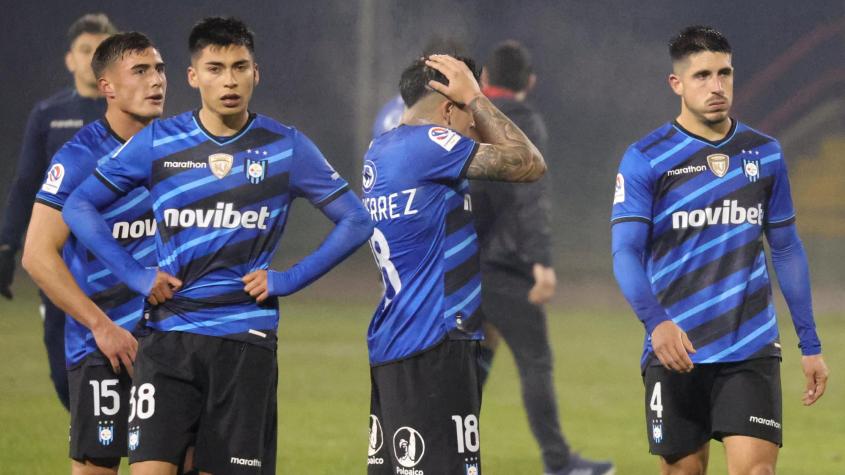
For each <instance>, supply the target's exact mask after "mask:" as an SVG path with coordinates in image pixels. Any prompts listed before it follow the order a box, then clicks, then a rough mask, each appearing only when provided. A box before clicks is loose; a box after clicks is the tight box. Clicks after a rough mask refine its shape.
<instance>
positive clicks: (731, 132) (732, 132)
mask: <svg viewBox="0 0 845 475" xmlns="http://www.w3.org/2000/svg"><path fill="white" fill-rule="evenodd" d="M736 124H737V120H736V119H734V118H733V117H731V128H730V129H729V130H728V133H727V134H725V136H724V137H722V138H721V139H719V140H708V139H706V138H704V137H702V136H700V135H696V134H694V133H692V132H690V131H689V130H687V129H685V128H684V126H683V125H681V124H680V123H678V121H677V119H676V120H673V121H672V126H674V127H675V128H676V129H678V132H681V133H682V134H684V135H686V136H687V137H690V138H693V139H695V140H699V141H701V142H704V143H706V144H707V145H710V146H711V147H721V146H722V145H725V144H726V143H728V142H730V141H731V139H732V138H733V137H734V135H735V134H736Z"/></svg>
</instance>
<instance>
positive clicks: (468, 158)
mask: <svg viewBox="0 0 845 475" xmlns="http://www.w3.org/2000/svg"><path fill="white" fill-rule="evenodd" d="M416 140H418V141H419V142H418V143H417V144H416V145H417V146H418V150H419V151H420V153H419V154H418V156H416V157H414V159H415V162H414V166H416V167H417V170H418V173H419V176H420V177H421V178H422V179H424V180H430V181H436V182H454V181H458V180H462V179H463V178H464V177H465V176H466V172H467V168H469V164H470V163H471V162H472V158H473V156H475V152H476V151H477V150H478V143H476V142H475V141H474V140H472V139H470V138H467V137H464V136H463V135H461V134H459V133H457V132H455V131H454V130H451V129H448V128H446V127H439V126H434V127H428V128H421V131H420V132H419V137H417V138H416Z"/></svg>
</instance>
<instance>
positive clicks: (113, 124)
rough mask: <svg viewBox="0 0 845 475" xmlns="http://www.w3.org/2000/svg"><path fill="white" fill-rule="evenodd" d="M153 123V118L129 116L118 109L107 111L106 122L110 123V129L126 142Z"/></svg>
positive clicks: (113, 108)
mask: <svg viewBox="0 0 845 475" xmlns="http://www.w3.org/2000/svg"><path fill="white" fill-rule="evenodd" d="M152 121H153V119H152V118H150V119H146V118H144V119H142V118H139V117H137V116H134V115H132V114H127V113H126V112H123V111H122V110H120V109H119V108H117V107H109V108H108V109H106V122H108V126H109V128H111V130H112V132H114V133H115V134H117V136H118V137H120V138H122V139H123V140H124V141H126V140H129V139H130V138H131V137H132V136H133V135H135V134H137V133H138V132H139V131H140V130H141V129H143V128H144V127H146V126H147V125H148V124H149V123H150V122H152Z"/></svg>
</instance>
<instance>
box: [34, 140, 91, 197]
mask: <svg viewBox="0 0 845 475" xmlns="http://www.w3.org/2000/svg"><path fill="white" fill-rule="evenodd" d="M85 153H90V152H88V151H87V150H86V149H85V148H84V147H82V146H80V145H78V144H74V143H66V144H65V145H64V146H63V147H62V148H60V149H59V151H58V152H56V155H55V156H54V157H53V161H52V162H50V166H49V167H48V168H47V173H46V175H45V177H44V181H43V183H42V184H41V188H40V189H39V190H38V193H36V194H35V201H36V202H38V203H41V204H44V205H47V206H49V207H51V208H55V209H57V210H59V211H61V210H62V208H64V206H65V200H67V197H68V196H70V194H71V193H73V190H75V189H76V188H77V187H78V186H79V185H80V184H81V183H82V182H83V181H84V180H85V179H86V178H88V176H90V174H91V173H90V172H91V169H90V168H89V169H88V170H87V173H86V172H85V171H84V170H82V169H80V168H79V167H78V166H77V165H76V164H78V163H80V162H87V160H84V159H82V160H81V159H80V158H79V156H80V155H81V154H85Z"/></svg>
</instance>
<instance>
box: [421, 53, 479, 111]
mask: <svg viewBox="0 0 845 475" xmlns="http://www.w3.org/2000/svg"><path fill="white" fill-rule="evenodd" d="M425 65H426V66H428V67H430V68H434V69H436V70H438V71H440V72H441V73H443V75H444V76H446V79H448V80H449V85H448V86H447V85H445V84H443V83H441V82H438V81H434V80H432V81H429V82H428V85H429V87H431V88H432V89H434V90H435V91H437V92H439V93H441V94H443V95H444V96H446V97H447V98H449V100H450V101H452V102H454V103H456V104H458V105H459V106H461V107H463V106H465V105H466V104H469V103H470V102H472V100H473V99H475V98H476V97H477V96H480V95H482V94H481V87H480V86H479V85H478V81H476V80H475V76H473V75H472V71H470V70H469V68H468V67H467V65H466V64H465V63H464V62H463V61H461V60H458V59H455V58H453V57H451V56H449V55H446V54H433V55H431V56H429V57H428V59H426V60H425Z"/></svg>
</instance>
